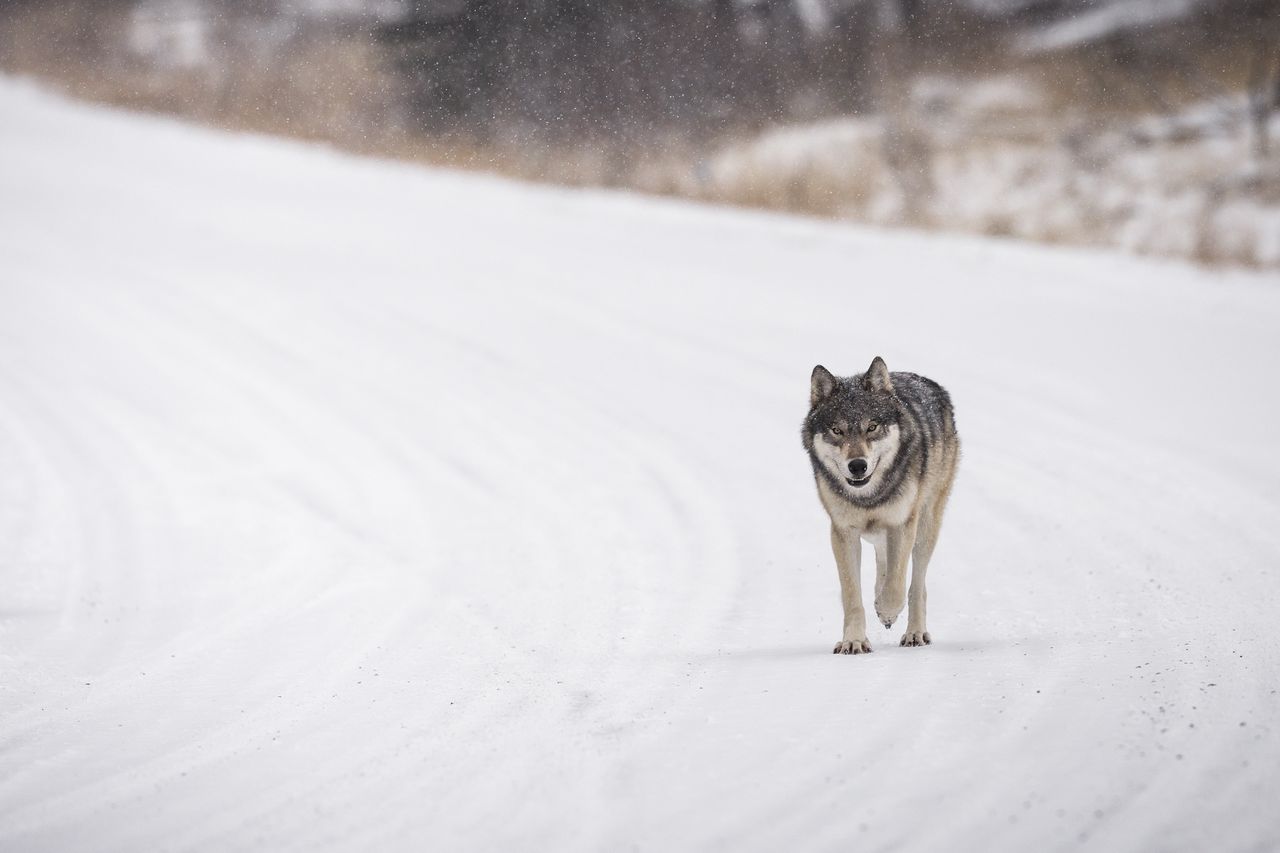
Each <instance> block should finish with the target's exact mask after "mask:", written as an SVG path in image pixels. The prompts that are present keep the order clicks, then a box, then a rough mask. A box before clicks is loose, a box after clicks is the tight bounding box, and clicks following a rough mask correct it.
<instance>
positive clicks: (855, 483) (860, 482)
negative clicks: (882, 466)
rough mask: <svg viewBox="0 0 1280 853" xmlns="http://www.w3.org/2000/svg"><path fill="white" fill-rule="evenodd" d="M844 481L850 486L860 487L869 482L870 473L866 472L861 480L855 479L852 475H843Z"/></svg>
mask: <svg viewBox="0 0 1280 853" xmlns="http://www.w3.org/2000/svg"><path fill="white" fill-rule="evenodd" d="M844 481H845V482H846V483H848V484H849V485H850V486H853V487H854V488H855V489H860V488H862V487H863V486H865V485H866V484H867V483H870V482H871V475H869V474H868V475H867V476H866V477H863V478H862V479H861V480H855V479H853V478H852V477H845V478H844Z"/></svg>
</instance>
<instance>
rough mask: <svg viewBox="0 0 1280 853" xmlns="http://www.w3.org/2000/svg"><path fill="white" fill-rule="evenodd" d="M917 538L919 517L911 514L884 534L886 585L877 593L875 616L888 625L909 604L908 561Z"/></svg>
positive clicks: (891, 624)
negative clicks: (902, 522) (899, 525)
mask: <svg viewBox="0 0 1280 853" xmlns="http://www.w3.org/2000/svg"><path fill="white" fill-rule="evenodd" d="M915 541H916V518H915V516H912V517H911V518H910V519H908V520H907V523H906V524H904V525H902V526H901V527H891V528H889V530H888V533H887V535H886V536H885V542H884V548H885V562H886V563H887V564H888V565H887V567H886V571H885V578H884V585H883V586H882V587H881V588H880V591H879V593H878V594H877V595H876V616H877V618H879V619H880V622H881V624H883V625H884V626H885V627H886V628H891V627H893V623H894V621H895V620H897V618H898V614H899V613H901V612H902V607H903V605H905V604H906V603H907V560H908V558H909V557H910V556H911V546H912V545H914V544H915Z"/></svg>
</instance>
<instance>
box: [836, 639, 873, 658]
mask: <svg viewBox="0 0 1280 853" xmlns="http://www.w3.org/2000/svg"><path fill="white" fill-rule="evenodd" d="M831 654H833V655H869V654H871V644H870V643H868V642H867V641H866V640H841V641H840V642H838V643H836V647H835V648H834V649H832V650H831Z"/></svg>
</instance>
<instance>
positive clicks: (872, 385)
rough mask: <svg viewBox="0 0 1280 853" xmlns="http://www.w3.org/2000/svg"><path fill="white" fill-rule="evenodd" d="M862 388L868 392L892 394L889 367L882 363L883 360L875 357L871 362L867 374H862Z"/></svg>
mask: <svg viewBox="0 0 1280 853" xmlns="http://www.w3.org/2000/svg"><path fill="white" fill-rule="evenodd" d="M862 386H863V387H864V388H866V389H867V390H868V391H887V392H889V393H893V383H892V382H890V381H889V366H888V365H887V364H885V363H884V359H883V358H881V357H880V356H876V357H875V359H874V360H873V361H872V362H871V366H870V367H868V368H867V372H866V373H864V374H862Z"/></svg>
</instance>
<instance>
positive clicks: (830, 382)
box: [809, 364, 836, 406]
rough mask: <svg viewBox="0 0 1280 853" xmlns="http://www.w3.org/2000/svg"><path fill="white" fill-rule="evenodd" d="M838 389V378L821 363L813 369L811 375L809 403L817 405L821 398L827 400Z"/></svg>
mask: <svg viewBox="0 0 1280 853" xmlns="http://www.w3.org/2000/svg"><path fill="white" fill-rule="evenodd" d="M834 390H836V378H835V377H834V376H832V375H831V371H830V370H827V369H826V368H825V367H823V366H822V365H821V364H819V365H818V366H817V367H815V368H814V369H813V374H812V375H811V376H810V377H809V405H810V406H816V405H817V404H818V401H819V400H825V399H826V398H827V397H828V396H830V394H831V392H832V391H834Z"/></svg>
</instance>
